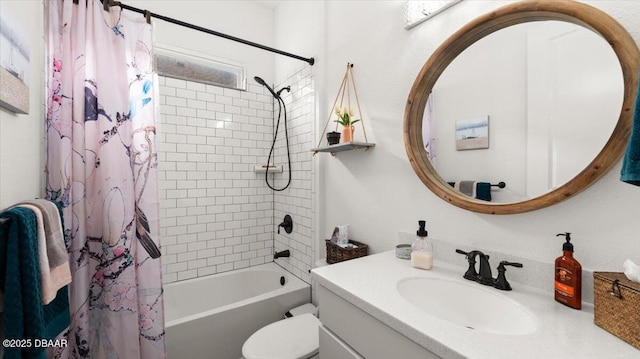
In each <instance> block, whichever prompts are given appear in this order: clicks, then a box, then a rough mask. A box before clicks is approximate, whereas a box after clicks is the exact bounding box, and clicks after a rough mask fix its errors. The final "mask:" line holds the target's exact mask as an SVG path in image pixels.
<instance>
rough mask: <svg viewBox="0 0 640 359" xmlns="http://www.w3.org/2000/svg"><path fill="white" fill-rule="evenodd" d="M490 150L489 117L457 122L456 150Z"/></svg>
mask: <svg viewBox="0 0 640 359" xmlns="http://www.w3.org/2000/svg"><path fill="white" fill-rule="evenodd" d="M481 148H489V116H483V117H476V118H470V119H465V120H458V121H456V150H458V151H462V150H476V149H481Z"/></svg>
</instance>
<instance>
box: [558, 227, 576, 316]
mask: <svg viewBox="0 0 640 359" xmlns="http://www.w3.org/2000/svg"><path fill="white" fill-rule="evenodd" d="M558 236H564V237H565V239H566V241H567V242H566V243H564V244H563V245H562V256H561V257H558V258H557V259H556V280H555V298H556V301H558V302H560V303H562V304H564V305H566V306H568V307H571V308H574V309H582V266H581V265H580V263H578V261H577V260H576V259H575V258H573V244H571V233H568V232H566V233H560V234H557V235H556V237H558Z"/></svg>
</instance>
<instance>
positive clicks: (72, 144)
mask: <svg viewBox="0 0 640 359" xmlns="http://www.w3.org/2000/svg"><path fill="white" fill-rule="evenodd" d="M45 3H46V6H47V25H46V26H47V30H46V32H47V40H46V41H47V70H48V74H47V90H48V95H47V119H46V121H47V128H46V136H47V138H46V140H47V144H46V152H47V160H46V194H47V198H48V199H50V200H53V201H56V202H57V203H59V204H60V205H61V206H62V208H63V214H64V227H65V241H66V243H67V249H68V251H69V255H70V261H71V263H70V264H71V268H72V273H73V282H72V283H71V285H70V289H69V300H70V305H71V313H72V318H71V322H72V323H71V326H70V328H69V329H68V330H67V331H66V332H65V333H64V334H63V335H64V336H65V337H66V338H65V339H67V340H68V346H67V347H66V348H56V349H54V350H53V351H54V352H53V353H52V352H49V355H50V357H51V356H53V357H56V358H57V357H61V358H92V359H94V358H96V359H97V358H109V359H117V358H120V359H130V358H154V359H155V358H164V357H165V345H164V313H163V299H162V278H161V265H160V259H159V257H160V251H159V250H158V245H157V241H158V230H159V229H158V228H159V225H158V207H159V206H158V195H157V168H156V167H157V166H156V165H157V152H156V144H155V137H156V127H155V120H154V100H153V73H152V61H153V59H152V53H151V46H152V45H151V26H150V25H149V24H147V23H146V21H145V18H144V17H143V16H141V15H139V14H136V13H132V12H128V11H126V10H125V11H122V10H121V9H120V8H118V7H112V8H111V9H110V11H105V10H104V9H103V7H102V4H101V3H100V1H98V0H88V1H86V2H85V1H79V2H78V4H74V3H73V1H70V0H66V1H62V0H52V1H46V2H45Z"/></svg>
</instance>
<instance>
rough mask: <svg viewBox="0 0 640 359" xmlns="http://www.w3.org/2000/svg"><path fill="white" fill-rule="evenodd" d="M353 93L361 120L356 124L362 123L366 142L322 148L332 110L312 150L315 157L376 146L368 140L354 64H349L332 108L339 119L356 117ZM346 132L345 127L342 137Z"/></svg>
mask: <svg viewBox="0 0 640 359" xmlns="http://www.w3.org/2000/svg"><path fill="white" fill-rule="evenodd" d="M352 91H353V94H354V96H355V102H356V105H357V109H358V115H359V118H358V119H356V120H354V122H356V123H357V122H360V127H361V128H362V135H363V136H364V142H361V141H354V140H351V141H349V142H340V143H337V144H335V145H327V146H324V147H320V144H321V143H322V141H325V134H326V133H327V127H328V126H329V122H330V121H331V117H332V116H333V114H334V111H333V110H332V111H331V113H330V114H329V118H327V122H326V123H325V125H324V129H323V130H322V134H321V135H320V140H319V141H318V144H317V145H316V148H314V149H312V150H311V152H313V154H314V155H315V154H316V153H318V152H328V153H331V155H332V156H335V154H336V153H338V152H343V151H353V150H358V149H361V148H364V149H365V151H368V150H369V149H370V148H372V147H374V146H375V144H374V143H371V142H369V141H368V140H367V131H366V130H365V128H364V117H363V116H362V111H361V110H360V101H359V100H358V91H357V90H356V82H355V80H354V79H353V64H351V63H347V70H346V71H345V73H344V77H343V78H342V83H341V84H340V89H339V90H338V94H337V95H336V99H335V101H334V102H333V108H332V109H335V111H336V114H337V115H338V116H339V118H342V117H343V116H346V117H347V119H349V118H351V117H355V113H354V112H353V107H351V92H352ZM345 96H346V106H343V104H344V102H345ZM338 99H340V104H339V106H338V107H336V105H337V104H338ZM347 114H348V115H347ZM334 122H336V128H335V129H336V130H337V129H338V123H337V122H338V121H334ZM347 123H348V122H347ZM351 128H352V129H354V127H353V125H351ZM344 130H345V128H344V127H343V133H341V137H343V136H344ZM343 139H344V137H343Z"/></svg>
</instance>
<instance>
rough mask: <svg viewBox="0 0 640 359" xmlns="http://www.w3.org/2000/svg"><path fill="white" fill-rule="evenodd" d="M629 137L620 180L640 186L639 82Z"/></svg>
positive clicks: (639, 82)
mask: <svg viewBox="0 0 640 359" xmlns="http://www.w3.org/2000/svg"><path fill="white" fill-rule="evenodd" d="M632 126H633V127H632V129H631V137H630V138H629V143H628V144H627V150H626V152H625V154H624V160H623V161H622V171H621V173H620V180H621V181H623V182H627V183H629V184H632V185H636V186H640V81H638V92H637V93H636V108H635V112H634V115H633V125H632Z"/></svg>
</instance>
